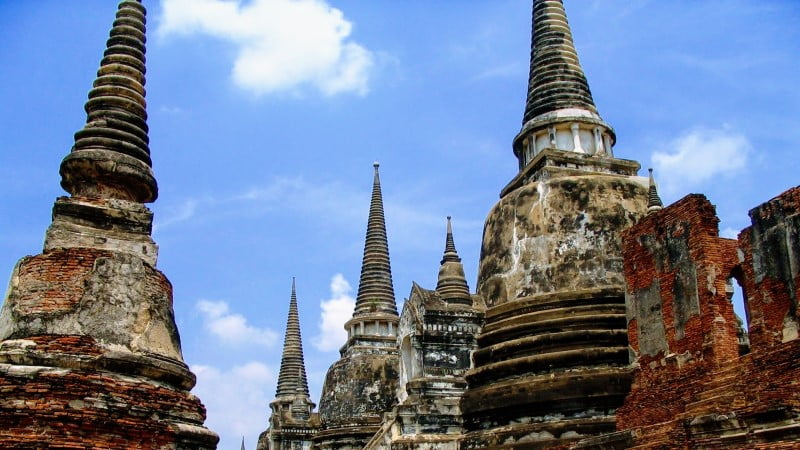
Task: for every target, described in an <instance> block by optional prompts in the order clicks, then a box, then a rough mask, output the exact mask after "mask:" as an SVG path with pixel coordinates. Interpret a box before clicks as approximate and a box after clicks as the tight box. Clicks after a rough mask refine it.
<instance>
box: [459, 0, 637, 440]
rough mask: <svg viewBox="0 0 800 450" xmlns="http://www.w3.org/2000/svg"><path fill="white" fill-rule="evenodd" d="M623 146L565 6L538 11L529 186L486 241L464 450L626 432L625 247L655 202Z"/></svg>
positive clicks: (520, 142) (515, 195) (508, 198)
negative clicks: (618, 151)
mask: <svg viewBox="0 0 800 450" xmlns="http://www.w3.org/2000/svg"><path fill="white" fill-rule="evenodd" d="M615 140H616V138H615V135H614V131H613V130H612V128H611V127H610V126H609V125H608V124H607V123H606V122H605V121H603V119H602V118H601V117H600V116H599V114H598V113H597V108H596V107H595V105H594V101H593V100H592V95H591V93H590V90H589V86H588V83H587V81H586V77H585V75H584V73H583V70H582V68H581V66H580V63H579V62H578V57H577V54H576V51H575V47H574V44H573V41H572V35H571V32H570V28H569V25H568V23H567V18H566V13H565V11H564V5H563V3H562V1H561V0H535V1H534V2H533V33H532V47H531V66H530V81H529V86H528V100H527V103H526V107H525V113H524V118H523V125H522V130H521V131H520V132H519V134H518V135H517V136H516V138H515V139H514V145H513V148H514V154H515V156H516V157H517V158H518V160H519V173H518V174H517V176H516V177H514V179H513V180H512V181H511V182H510V183H509V184H508V185H507V186H506V187H505V188H504V189H503V190H502V192H501V194H500V201H499V202H498V203H497V204H496V205H495V206H494V207H493V208H492V210H491V211H490V213H489V216H488V217H487V219H486V224H485V228H484V235H483V244H482V248H481V260H480V266H479V273H478V286H477V291H478V294H480V295H481V296H482V297H483V299H484V300H485V301H486V307H487V310H486V317H485V324H484V327H483V330H482V332H481V334H480V336H479V338H478V349H477V350H476V351H475V352H474V353H473V360H474V364H475V367H474V368H473V369H472V370H470V371H469V372H468V373H467V376H466V378H467V383H468V389H467V392H466V393H465V394H464V398H463V401H462V410H463V413H464V424H465V428H466V429H467V433H466V434H465V437H464V440H463V441H462V444H461V445H462V448H469V449H471V448H500V447H502V448H527V447H525V446H531V445H538V446H541V447H547V446H558V445H566V444H568V443H569V442H571V441H573V440H576V439H578V438H580V437H581V436H591V435H596V434H601V433H607V432H611V431H614V429H615V415H614V414H615V411H616V409H617V408H618V407H619V406H621V405H622V402H623V400H624V397H625V395H626V394H627V392H628V391H629V389H630V369H629V367H628V348H627V339H626V322H625V297H624V296H625V279H624V276H623V265H622V251H621V239H620V233H621V231H622V230H623V229H625V228H627V227H629V226H631V225H632V224H634V223H635V222H636V221H637V220H638V219H639V218H640V217H642V216H643V215H644V213H645V212H646V209H647V199H648V197H647V194H648V192H647V188H646V185H645V184H644V183H642V180H641V179H638V177H635V175H636V173H637V171H638V169H639V164H638V163H636V162H635V161H630V160H624V159H618V158H615V157H614V155H613V145H614V143H615ZM515 445H516V446H517V447H515ZM506 446H507V447H506Z"/></svg>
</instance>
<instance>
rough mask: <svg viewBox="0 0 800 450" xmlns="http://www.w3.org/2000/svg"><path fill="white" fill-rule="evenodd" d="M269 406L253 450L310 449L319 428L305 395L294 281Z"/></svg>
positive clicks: (305, 380) (306, 384)
mask: <svg viewBox="0 0 800 450" xmlns="http://www.w3.org/2000/svg"><path fill="white" fill-rule="evenodd" d="M269 406H270V409H271V410H272V415H271V416H270V418H269V428H268V429H267V430H266V431H264V432H263V433H261V436H259V438H258V447H257V450H292V449H298V448H300V449H304V448H310V447H311V436H312V435H313V434H314V433H315V432H316V431H317V429H318V428H319V415H318V414H315V413H314V412H313V411H314V407H315V406H316V405H315V404H314V402H312V401H311V397H310V395H309V393H308V379H307V378H306V364H305V361H304V359H303V341H302V338H301V336H300V315H299V313H298V311H297V290H296V289H295V281H294V278H292V295H291V297H290V299H289V315H288V317H287V319H286V334H285V336H284V338H283V353H282V354H281V368H280V372H278V387H277V389H276V391H275V400H273V401H272V403H270V404H269Z"/></svg>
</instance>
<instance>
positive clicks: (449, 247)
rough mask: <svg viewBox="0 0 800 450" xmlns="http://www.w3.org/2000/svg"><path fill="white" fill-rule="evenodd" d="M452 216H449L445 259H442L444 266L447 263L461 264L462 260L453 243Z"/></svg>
mask: <svg viewBox="0 0 800 450" xmlns="http://www.w3.org/2000/svg"><path fill="white" fill-rule="evenodd" d="M450 219H451V217H450V216H447V237H446V238H445V241H444V257H443V258H442V262H441V263H442V264H444V263H445V262H451V261H452V262H461V258H459V257H458V252H457V251H456V243H455V241H453V225H452V224H451V223H450Z"/></svg>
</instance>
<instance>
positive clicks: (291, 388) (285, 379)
mask: <svg viewBox="0 0 800 450" xmlns="http://www.w3.org/2000/svg"><path fill="white" fill-rule="evenodd" d="M298 391H302V392H304V393H305V394H306V395H307V394H308V380H307V378H306V368H305V361H304V359H303V341H302V337H301V335H300V315H299V313H298V309H297V290H296V288H295V278H294V277H292V294H291V297H290V298H289V314H288V317H287V318H286V334H285V335H284V339H283V354H282V355H281V368H280V371H279V372H278V388H277V391H276V393H275V396H276V397H284V396H289V395H294V394H295V393H296V392H298Z"/></svg>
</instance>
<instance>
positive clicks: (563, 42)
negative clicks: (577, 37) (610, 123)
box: [522, 0, 597, 124]
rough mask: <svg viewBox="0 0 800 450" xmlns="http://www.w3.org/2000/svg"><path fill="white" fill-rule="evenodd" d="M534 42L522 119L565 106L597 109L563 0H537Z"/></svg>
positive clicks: (534, 10)
mask: <svg viewBox="0 0 800 450" xmlns="http://www.w3.org/2000/svg"><path fill="white" fill-rule="evenodd" d="M531 42H532V44H531V66H530V78H529V79H528V100H527V102H526V104H525V115H524V116H523V120H522V123H523V124H525V123H526V122H528V121H529V120H531V119H533V118H535V117H537V116H540V115H542V114H545V113H551V112H555V111H558V110H563V109H572V108H576V109H583V110H586V111H590V112H593V113H597V108H596V107H595V105H594V100H593V99H592V93H591V91H590V90H589V83H588V82H587V81H586V75H585V74H584V73H583V68H582V67H581V64H580V62H579V61H578V52H577V51H576V50H575V44H574V43H573V41H572V31H571V30H570V27H569V22H568V21H567V14H566V12H565V11H564V4H563V2H562V0H536V1H535V2H534V5H533V29H532V35H531Z"/></svg>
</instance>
